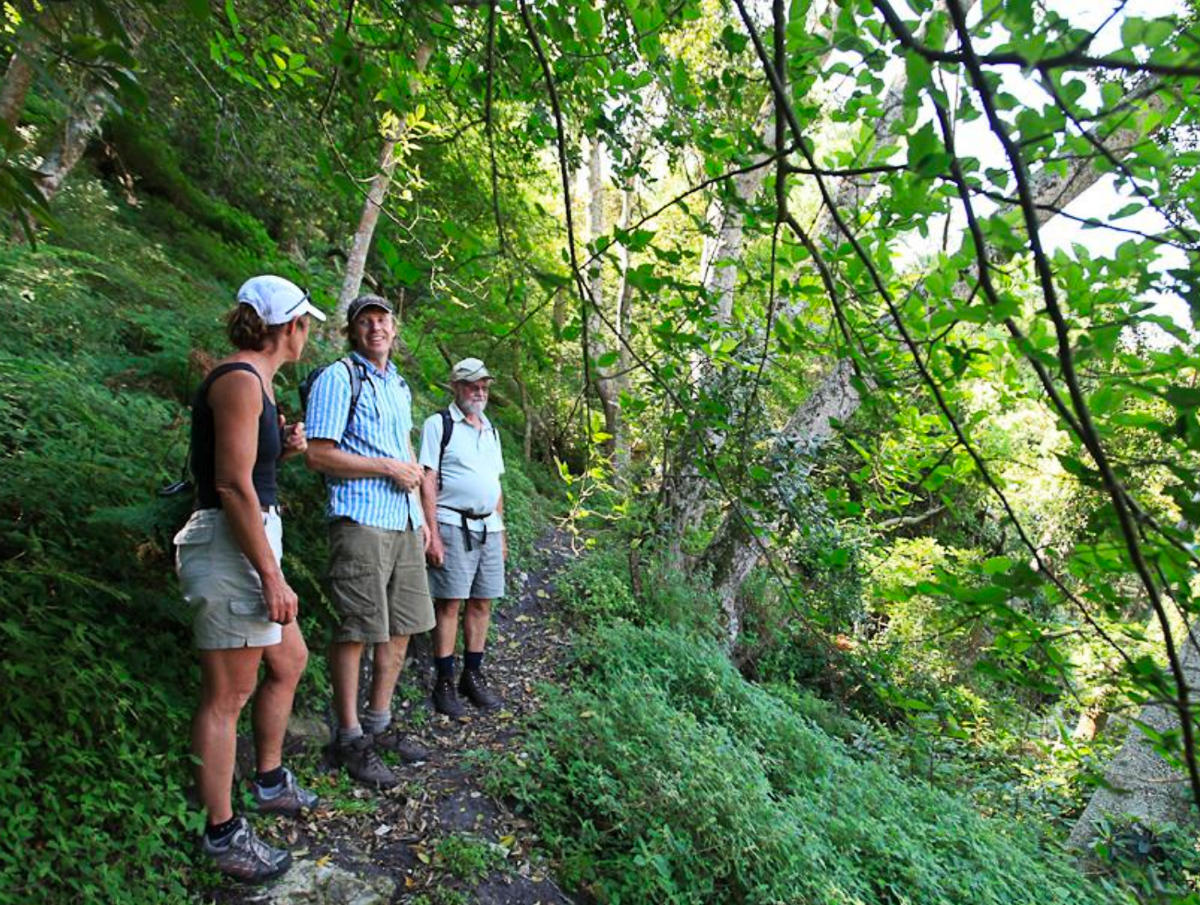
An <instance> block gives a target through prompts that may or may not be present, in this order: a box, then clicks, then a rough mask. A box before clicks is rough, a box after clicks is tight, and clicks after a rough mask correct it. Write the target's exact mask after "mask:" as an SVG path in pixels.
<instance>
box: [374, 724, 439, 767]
mask: <svg viewBox="0 0 1200 905" xmlns="http://www.w3.org/2000/svg"><path fill="white" fill-rule="evenodd" d="M375 747H376V748H382V749H383V750H384V751H392V752H394V753H396V754H398V755H399V756H400V759H401V760H402V761H404V762H405V763H406V764H419V763H421V762H422V761H427V760H429V755H430V754H431V753H432V752H431V751H430V750H429V749H428V748H426V747H425V746H424V745H422V744H421V743H420V742H418V741H416V740H415V739H411V738H409V737H408V736H406V735H405V734H404V733H403V732H401V731H400V730H399V729H397V728H396V727H395V726H389V727H388V728H387V729H385V730H384V731H383V732H381V733H380V734H379V735H377V736H375Z"/></svg>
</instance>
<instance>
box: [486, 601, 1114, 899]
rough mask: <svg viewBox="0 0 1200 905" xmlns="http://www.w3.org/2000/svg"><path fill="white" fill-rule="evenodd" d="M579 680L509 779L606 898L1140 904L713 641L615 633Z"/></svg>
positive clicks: (588, 660)
mask: <svg viewBox="0 0 1200 905" xmlns="http://www.w3.org/2000/svg"><path fill="white" fill-rule="evenodd" d="M570 689H571V690H570V691H569V692H562V693H551V694H550V696H549V699H548V701H547V704H546V706H545V708H544V709H543V711H542V712H541V714H540V716H539V717H538V718H537V719H536V721H535V724H534V726H533V728H532V732H531V735H530V737H529V739H528V744H527V748H526V751H525V752H524V754H523V755H522V756H518V757H508V758H506V759H504V760H503V761H502V762H500V763H499V764H498V767H497V770H496V772H495V776H494V778H495V781H496V785H497V788H498V789H501V790H503V791H506V792H507V793H508V794H510V795H512V796H513V797H514V798H515V799H516V800H517V801H518V802H519V803H520V804H521V806H523V807H524V808H526V809H527V810H528V811H530V812H531V813H532V814H533V816H534V817H535V819H536V820H537V821H538V824H539V826H540V828H541V831H542V833H543V834H544V836H545V838H546V839H547V841H548V843H549V844H550V845H551V846H552V847H553V848H554V850H555V852H556V854H557V855H558V857H559V858H560V859H561V864H562V868H563V872H564V874H565V877H566V879H567V880H568V881H569V882H570V883H571V884H572V885H574V886H577V887H580V888H585V889H587V890H589V891H590V892H591V893H593V894H594V895H596V896H597V897H598V898H599V899H600V900H601V901H605V902H667V901H669V902H696V903H701V902H717V901H721V902H761V903H767V902H805V903H839V905H841V903H851V902H853V903H876V902H878V903H892V902H906V903H914V905H915V903H939V905H940V903H963V902H971V903H1018V902H1021V903H1033V902H1037V903H1039V905H1045V903H1068V902H1069V903H1079V902H1108V901H1122V899H1121V897H1120V895H1119V894H1117V893H1115V892H1113V891H1111V890H1110V889H1108V888H1107V887H1103V886H1100V885H1097V884H1093V883H1091V882H1089V881H1087V880H1085V879H1082V878H1081V877H1080V876H1079V875H1078V874H1077V873H1076V872H1075V870H1074V868H1073V867H1072V865H1071V864H1070V863H1069V862H1068V861H1067V859H1066V858H1065V857H1063V856H1061V855H1058V854H1056V853H1054V851H1053V850H1042V849H1043V843H1042V841H1041V840H1039V839H1037V838H1034V837H1032V836H1030V835H1028V834H1027V832H1026V831H1024V830H1022V829H1018V828H1013V827H1011V826H1005V825H1002V824H1000V823H998V822H993V821H988V820H985V819H982V818H980V817H979V816H978V815H977V814H976V813H975V812H974V811H973V810H972V809H971V808H970V806H969V805H967V804H966V803H964V802H963V801H960V800H959V799H957V798H955V797H952V796H949V795H947V794H946V793H944V792H940V791H938V790H936V789H933V788H931V787H929V786H927V785H925V784H921V783H914V782H911V781H906V780H904V779H902V778H901V777H899V776H898V775H897V774H896V773H894V772H893V771H892V770H890V769H888V768H887V767H886V766H884V765H881V764H878V763H872V762H864V761H862V760H859V759H857V758H856V757H855V756H853V754H852V752H851V751H850V749H848V748H847V747H846V746H844V745H843V744H842V743H840V742H838V741H835V740H834V739H831V738H830V737H829V736H828V735H826V734H825V733H824V732H822V731H821V730H820V729H819V728H817V727H816V725H814V723H812V722H811V721H810V720H809V719H808V718H807V717H805V716H804V715H802V714H801V713H800V712H798V711H797V710H795V709H793V708H792V707H790V706H788V704H786V703H784V702H783V701H781V700H779V699H778V698H775V697H773V696H772V695H771V694H769V693H768V692H767V691H765V690H763V689H761V688H759V687H757V686H754V685H752V684H750V683H747V682H745V681H744V680H743V679H742V677H741V676H740V675H739V674H738V673H737V671H736V670H735V669H734V668H733V667H732V666H731V665H730V663H729V661H728V659H727V658H726V657H725V655H724V654H723V653H722V652H721V651H720V649H719V648H718V647H717V646H716V645H714V644H712V643H709V642H706V641H704V640H702V639H698V638H695V637H690V636H687V635H682V634H680V633H678V632H674V631H670V630H668V629H660V628H651V629H643V628H637V627H634V626H631V625H629V624H627V623H619V624H616V625H613V626H610V627H606V628H602V629H600V630H598V631H597V632H596V633H595V635H594V636H593V637H592V638H591V639H590V640H589V641H588V642H587V643H586V644H583V645H582V646H581V648H580V650H579V652H578V662H577V664H576V668H575V673H574V675H573V677H572V682H571V684H570Z"/></svg>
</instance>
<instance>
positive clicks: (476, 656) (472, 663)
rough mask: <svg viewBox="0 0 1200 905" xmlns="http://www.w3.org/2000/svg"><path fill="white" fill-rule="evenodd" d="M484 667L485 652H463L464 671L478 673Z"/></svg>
mask: <svg viewBox="0 0 1200 905" xmlns="http://www.w3.org/2000/svg"><path fill="white" fill-rule="evenodd" d="M481 666H483V651H469V650H466V651H463V669H469V670H472V671H476V670H478V669H479V667H481Z"/></svg>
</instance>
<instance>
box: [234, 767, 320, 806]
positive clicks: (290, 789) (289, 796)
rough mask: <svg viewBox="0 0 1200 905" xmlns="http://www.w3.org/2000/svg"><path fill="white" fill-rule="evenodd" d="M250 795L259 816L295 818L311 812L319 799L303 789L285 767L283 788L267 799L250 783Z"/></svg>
mask: <svg viewBox="0 0 1200 905" xmlns="http://www.w3.org/2000/svg"><path fill="white" fill-rule="evenodd" d="M250 794H251V795H252V796H253V797H254V803H255V805H257V810H258V812H259V813H260V814H284V815H286V816H288V817H295V816H296V815H297V814H299V813H300V812H301V811H311V810H312V809H313V808H315V807H316V806H317V802H318V801H320V799H319V798H317V796H316V795H315V794H313V793H312V792H310V791H308V789H306V788H304V787H303V786H302V785H300V784H299V783H298V782H296V777H295V776H293V775H292V771H291V770H288V769H287V768H286V767H285V768H284V771H283V788H282V789H281V790H280V791H279V792H276V793H275V794H274V795H272V796H271V797H270V798H267V797H265V796H264V795H263V790H262V786H260V785H259V784H258V783H256V782H254V781H251V782H250Z"/></svg>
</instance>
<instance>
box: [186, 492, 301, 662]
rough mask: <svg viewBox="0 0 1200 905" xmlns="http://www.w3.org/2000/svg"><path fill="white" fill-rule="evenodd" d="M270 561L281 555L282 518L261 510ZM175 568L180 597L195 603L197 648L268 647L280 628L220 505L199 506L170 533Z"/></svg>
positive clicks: (280, 633) (278, 637)
mask: <svg viewBox="0 0 1200 905" xmlns="http://www.w3.org/2000/svg"><path fill="white" fill-rule="evenodd" d="M262 520H263V529H264V530H265V531H266V533H267V540H268V541H269V542H270V544H271V552H272V553H274V554H275V561H276V562H280V561H281V560H282V558H283V522H282V521H281V520H280V518H279V514H278V513H277V512H275V511H274V510H272V511H270V512H264V513H263V514H262ZM175 571H176V572H177V574H178V575H179V587H180V590H181V591H182V592H183V599H184V600H185V601H187V602H188V603H189V604H191V605H192V606H193V607H195V615H194V617H193V620H192V633H193V636H194V638H195V644H196V647H197V648H198V649H199V650H221V649H226V648H233V647H268V646H270V645H272V644H278V643H279V641H280V638H281V637H282V633H283V628H282V626H280V625H278V624H276V623H274V622H272V621H271V620H270V619H268V618H267V605H266V602H265V601H264V600H263V594H262V579H261V578H259V576H258V572H257V571H255V569H254V566H252V565H251V564H250V560H248V559H246V556H245V554H244V553H242V548H241V547H239V546H238V542H237V541H236V540H234V537H233V533H232V532H231V531H230V530H229V522H228V521H226V519H225V513H224V512H223V511H222V510H220V509H199V510H197V511H196V512H193V513H192V516H191V518H189V519H188V521H187V524H186V525H184V526H183V528H181V529H180V530H179V533H178V534H176V535H175Z"/></svg>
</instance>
